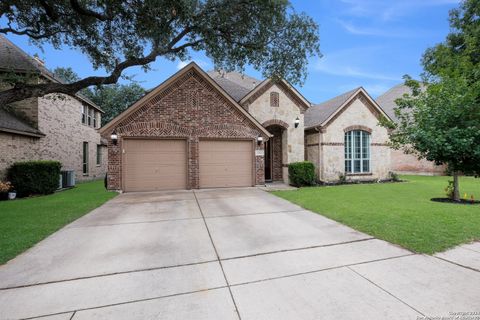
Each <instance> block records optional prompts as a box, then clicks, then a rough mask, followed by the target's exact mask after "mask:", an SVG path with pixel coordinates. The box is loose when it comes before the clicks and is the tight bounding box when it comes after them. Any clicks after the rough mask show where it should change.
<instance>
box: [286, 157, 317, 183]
mask: <svg viewBox="0 0 480 320" xmlns="http://www.w3.org/2000/svg"><path fill="white" fill-rule="evenodd" d="M288 177H289V179H290V183H291V184H292V185H294V186H295V187H301V186H311V185H314V184H315V166H314V165H313V163H311V162H309V161H303V162H292V163H290V164H289V165H288Z"/></svg>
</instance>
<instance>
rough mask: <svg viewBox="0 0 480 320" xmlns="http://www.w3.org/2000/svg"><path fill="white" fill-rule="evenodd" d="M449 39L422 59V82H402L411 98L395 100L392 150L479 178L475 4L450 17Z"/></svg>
mask: <svg viewBox="0 0 480 320" xmlns="http://www.w3.org/2000/svg"><path fill="white" fill-rule="evenodd" d="M450 25H451V28H452V31H451V33H450V34H449V35H448V36H447V39H446V41H444V42H443V43H441V44H438V45H437V46H435V47H433V48H430V49H428V50H427V51H426V52H425V54H424V56H423V59H422V64H423V67H424V74H423V75H422V78H423V79H422V82H419V81H414V80H412V79H411V78H410V77H409V76H406V82H405V84H406V85H407V86H409V87H410V88H411V90H412V94H411V95H404V96H403V97H402V98H400V99H397V101H396V103H397V105H398V108H397V109H396V110H395V112H396V115H397V117H398V118H399V121H398V122H397V123H385V122H384V125H386V126H388V127H389V128H390V129H392V131H391V133H390V139H391V141H392V144H393V146H394V147H395V148H398V149H399V148H403V149H404V150H406V151H407V152H412V153H415V154H417V155H418V156H419V157H420V158H426V159H427V160H430V161H434V162H435V163H436V164H446V165H448V167H449V169H450V170H452V171H453V172H457V171H461V172H464V173H474V174H479V173H480V0H466V1H464V2H462V3H461V5H460V6H459V8H457V9H454V10H452V11H451V12H450Z"/></svg>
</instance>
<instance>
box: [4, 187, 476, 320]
mask: <svg viewBox="0 0 480 320" xmlns="http://www.w3.org/2000/svg"><path fill="white" fill-rule="evenodd" d="M479 311H480V273H479V272H477V271H475V270H474V269H473V268H470V269H469V268H465V267H462V266H460V265H458V264H455V263H452V262H449V261H448V260H446V259H441V258H437V257H431V256H424V255H416V254H412V253H411V252H409V251H407V250H404V249H402V248H399V247H397V246H394V245H391V244H389V243H387V242H384V241H380V240H377V239H374V238H372V237H370V236H368V235H366V234H363V233H360V232H357V231H355V230H352V229H350V228H348V227H346V226H343V225H341V224H339V223H336V222H334V221H332V220H329V219H326V218H324V217H322V216H320V215H317V214H314V213H311V212H309V211H306V210H303V209H302V208H300V207H298V206H296V205H293V204H291V203H289V202H287V201H285V200H283V199H279V198H277V197H275V196H273V195H270V194H268V193H266V192H264V191H261V190H259V189H256V188H246V189H222V190H200V191H175V192H173V191H172V192H157V193H130V194H122V195H120V196H118V197H117V198H115V199H114V200H112V201H110V202H108V203H106V204H105V205H103V206H102V207H100V208H98V209H96V210H94V211H92V212H91V213H90V214H88V215H86V216H84V217H83V218H81V219H79V220H77V221H75V222H74V223H72V224H70V225H68V226H67V227H65V228H63V229H62V230H60V231H59V232H57V233H55V234H53V235H52V236H50V237H49V238H47V239H46V240H44V241H42V242H41V243H39V244H38V245H37V246H35V247H34V248H32V249H31V250H29V251H27V252H25V253H24V254H22V255H20V256H18V257H17V258H15V259H13V260H12V261H10V262H9V263H7V264H6V265H3V266H0V319H19V318H34V317H40V316H42V317H44V318H42V319H45V320H63V319H65V320H67V319H74V320H78V319H128V320H131V319H162V320H163V319H222V320H228V319H242V320H246V319H423V318H424V316H427V315H428V316H432V317H438V316H445V315H449V314H450V313H451V312H479ZM478 315H479V314H477V316H478ZM459 319H461V318H459Z"/></svg>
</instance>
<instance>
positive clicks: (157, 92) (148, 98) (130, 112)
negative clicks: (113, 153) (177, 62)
mask: <svg viewBox="0 0 480 320" xmlns="http://www.w3.org/2000/svg"><path fill="white" fill-rule="evenodd" d="M189 72H195V73H196V74H197V75H199V76H200V77H202V79H203V80H205V81H206V82H207V83H208V84H209V85H211V86H212V87H213V89H214V90H216V91H217V92H218V93H219V94H220V95H221V96H222V97H223V98H225V100H227V102H229V104H230V105H231V106H232V107H233V108H235V109H236V110H238V111H239V112H240V113H241V114H242V115H244V116H245V117H246V118H247V119H248V120H249V121H250V122H251V123H252V124H253V125H254V126H255V127H257V128H258V129H259V130H260V131H261V132H263V133H264V134H265V136H267V137H269V136H270V135H271V134H270V133H269V132H268V131H267V130H266V129H265V128H264V127H263V126H262V125H261V124H260V123H259V122H258V121H257V120H256V119H255V118H253V117H252V115H250V114H249V113H248V112H247V111H246V110H245V109H243V108H242V107H241V106H240V105H239V104H238V103H237V102H236V101H235V100H234V99H233V98H232V97H231V96H230V95H229V94H228V93H227V92H225V90H224V89H223V88H222V87H220V86H219V85H218V84H217V83H216V82H215V81H214V80H213V79H212V78H211V77H210V76H208V74H207V73H205V71H203V70H202V69H201V68H200V67H199V66H198V65H197V64H196V63H194V62H191V63H189V64H188V65H187V66H185V67H184V68H182V69H181V70H179V71H178V72H177V73H175V74H174V75H172V76H171V77H170V78H168V79H167V80H165V81H164V82H162V83H161V84H160V85H158V86H157V87H155V88H154V89H152V90H151V91H150V92H148V93H147V94H146V95H145V96H143V97H142V98H140V99H139V100H138V101H137V102H135V103H134V104H133V105H132V106H130V107H129V108H128V109H127V110H125V111H124V112H122V113H121V114H120V115H118V116H117V117H115V118H114V119H113V120H112V121H110V122H109V123H107V124H106V125H105V126H103V127H102V128H101V129H100V130H99V131H100V133H101V134H105V133H107V132H109V131H111V130H113V128H114V127H115V125H117V124H119V123H121V122H122V121H123V120H125V119H127V118H128V117H130V116H132V117H134V116H135V113H136V112H137V111H140V109H141V108H142V107H144V106H145V105H147V104H149V103H155V102H156V101H158V100H159V99H161V97H160V96H161V95H162V93H167V92H169V91H170V90H171V86H172V85H173V84H175V83H176V82H177V80H180V78H181V77H182V76H185V75H187V74H188V73H189Z"/></svg>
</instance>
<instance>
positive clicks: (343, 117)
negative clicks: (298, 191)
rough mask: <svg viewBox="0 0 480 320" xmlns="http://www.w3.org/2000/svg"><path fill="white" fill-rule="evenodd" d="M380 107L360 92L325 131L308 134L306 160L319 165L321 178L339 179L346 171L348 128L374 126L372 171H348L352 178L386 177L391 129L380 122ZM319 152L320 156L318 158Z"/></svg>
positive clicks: (326, 179)
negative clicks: (382, 125) (378, 114)
mask: <svg viewBox="0 0 480 320" xmlns="http://www.w3.org/2000/svg"><path fill="white" fill-rule="evenodd" d="M376 112H377V111H376V110H375V109H374V108H373V107H372V106H371V105H370V104H369V102H368V101H367V100H366V98H365V97H363V95H359V96H357V98H355V99H354V100H353V101H352V102H351V103H350V105H349V106H347V107H346V108H345V109H344V110H343V111H342V112H340V113H339V115H338V116H337V117H336V118H335V119H333V121H331V122H330V123H329V124H327V126H326V127H324V128H322V132H320V133H315V132H310V133H309V134H307V142H306V143H307V152H306V153H307V160H309V161H312V162H314V164H315V165H316V167H317V174H318V179H319V180H321V181H327V182H330V181H336V180H338V179H339V176H340V175H343V174H344V173H345V150H344V148H345V147H344V139H345V137H344V134H345V130H346V129H347V130H350V129H352V128H355V127H357V128H368V129H369V130H371V136H370V137H371V144H370V157H371V158H370V165H371V169H372V170H371V173H369V174H349V175H348V176H347V179H349V180H366V179H386V178H388V176H389V172H390V171H391V162H390V148H389V147H388V146H387V142H388V132H387V130H386V129H385V128H383V127H380V126H379V125H378V118H377V116H375V113H376ZM317 155H318V160H317Z"/></svg>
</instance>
